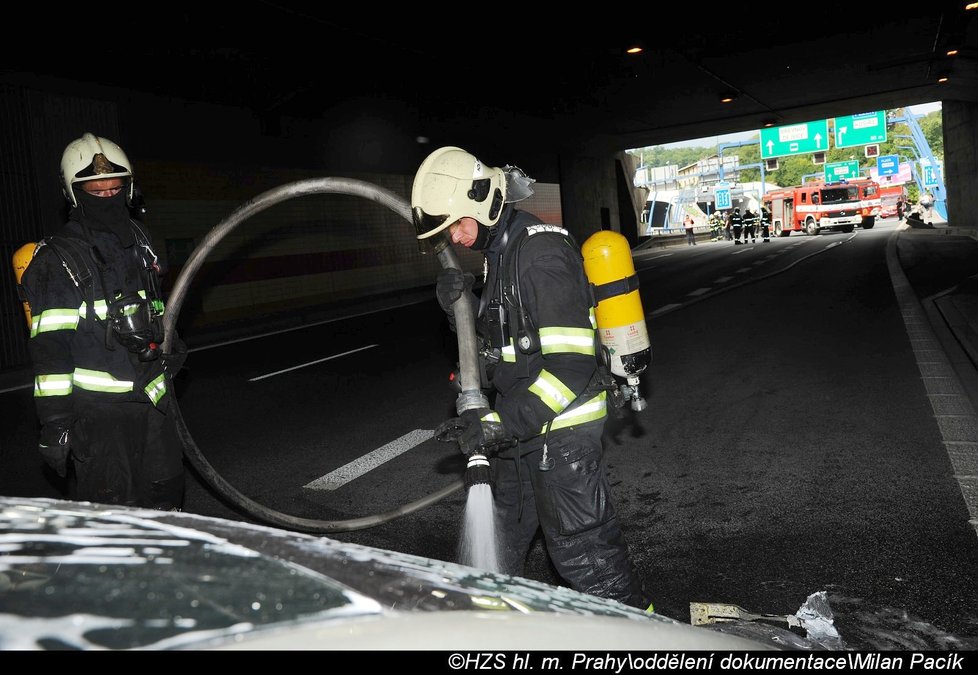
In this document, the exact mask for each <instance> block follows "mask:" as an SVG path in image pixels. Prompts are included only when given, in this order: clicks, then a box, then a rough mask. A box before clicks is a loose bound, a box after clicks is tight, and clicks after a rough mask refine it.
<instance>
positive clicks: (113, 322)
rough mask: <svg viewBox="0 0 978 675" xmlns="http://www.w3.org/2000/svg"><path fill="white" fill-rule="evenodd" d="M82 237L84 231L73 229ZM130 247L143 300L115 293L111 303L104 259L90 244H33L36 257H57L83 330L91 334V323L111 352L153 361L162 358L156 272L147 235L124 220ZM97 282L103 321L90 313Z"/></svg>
mask: <svg viewBox="0 0 978 675" xmlns="http://www.w3.org/2000/svg"><path fill="white" fill-rule="evenodd" d="M77 224H78V225H80V227H81V228H82V231H83V232H86V233H88V232H89V231H88V228H87V227H85V226H84V225H83V224H80V223H77ZM129 224H130V229H131V231H132V234H133V237H134V239H135V243H134V245H133V247H132V248H133V255H134V256H135V257H136V261H137V268H138V269H139V276H140V281H141V282H142V285H143V289H144V291H145V297H142V296H141V295H139V294H138V293H135V292H132V291H130V292H127V293H122V292H121V291H116V293H115V297H110V291H109V289H108V286H107V285H106V283H105V275H104V274H103V269H104V268H105V267H107V263H106V261H105V259H104V258H103V257H102V255H101V253H99V251H98V248H97V247H96V246H95V245H94V244H93V243H92V242H91V241H89V240H87V239H82V238H80V237H73V236H66V235H53V236H50V237H47V238H45V239H43V240H41V242H40V243H39V244H38V247H37V250H36V251H35V255H36V254H37V251H38V250H40V249H41V247H43V246H48V247H50V248H51V250H52V251H53V252H54V253H55V254H56V255H57V256H58V258H59V259H60V261H61V266H62V267H64V269H65V271H66V272H67V273H68V277H69V278H70V279H71V281H72V283H73V284H74V285H75V288H76V289H77V290H78V293H79V295H80V297H81V300H82V302H83V303H84V305H85V307H86V313H85V327H86V330H88V331H92V330H94V325H95V324H96V323H98V324H99V326H100V327H101V326H104V328H105V347H106V348H107V349H109V350H115V345H116V344H119V345H122V346H123V347H125V348H126V350H127V351H129V352H130V353H132V354H135V355H136V357H137V358H138V359H139V360H140V361H154V360H156V359H157V358H159V356H160V354H161V353H162V347H161V345H162V343H163V337H164V333H163V322H162V316H163V311H164V306H163V300H162V297H163V296H162V293H161V292H160V280H159V275H160V266H159V262H158V260H159V259H158V258H157V256H156V253H155V252H154V251H153V247H152V244H151V242H150V239H149V236H148V235H147V234H146V231H145V230H143V228H142V227H140V226H139V224H137V223H136V221H134V220H132V219H130V220H129ZM96 277H97V278H98V283H99V286H100V287H101V288H102V292H103V294H104V296H105V303H106V313H105V319H104V320H102V319H100V318H99V316H98V314H97V313H96V310H95V283H94V279H95V278H96Z"/></svg>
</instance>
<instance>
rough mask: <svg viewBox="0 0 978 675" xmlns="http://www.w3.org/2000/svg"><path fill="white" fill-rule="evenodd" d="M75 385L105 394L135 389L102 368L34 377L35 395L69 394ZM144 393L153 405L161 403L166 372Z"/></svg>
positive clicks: (147, 386) (164, 391)
mask: <svg viewBox="0 0 978 675" xmlns="http://www.w3.org/2000/svg"><path fill="white" fill-rule="evenodd" d="M75 387H78V388H79V389H84V390H86V391H95V392H100V393H104V394H125V393H128V392H130V391H132V390H133V383H132V382H130V381H128V380H119V379H116V378H115V377H114V376H113V375H112V374H111V373H107V372H105V371H102V370H89V369H87V368H76V369H75V372H73V373H54V374H48V375H38V376H37V377H35V378H34V396H35V397H42V396H67V395H69V394H71V393H72V391H73V390H74V388H75ZM143 393H144V394H146V397H147V398H148V399H149V400H150V401H152V403H153V405H159V402H160V400H161V399H162V398H163V397H164V396H166V393H167V389H166V376H165V374H164V373H160V374H159V375H158V376H157V377H156V378H155V379H153V381H152V382H150V383H149V384H147V385H146V387H144V388H143Z"/></svg>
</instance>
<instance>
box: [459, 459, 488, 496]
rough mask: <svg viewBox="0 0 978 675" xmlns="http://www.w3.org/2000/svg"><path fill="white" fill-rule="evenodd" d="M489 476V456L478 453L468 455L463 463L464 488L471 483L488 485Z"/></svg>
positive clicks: (470, 485) (467, 487) (471, 484)
mask: <svg viewBox="0 0 978 675" xmlns="http://www.w3.org/2000/svg"><path fill="white" fill-rule="evenodd" d="M489 478H490V476H489V458H488V457H486V456H485V455H480V454H473V455H469V462H468V464H466V465H465V476H464V480H465V489H466V490H468V489H469V488H470V487H472V486H473V485H489Z"/></svg>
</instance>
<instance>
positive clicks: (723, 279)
mask: <svg viewBox="0 0 978 675" xmlns="http://www.w3.org/2000/svg"><path fill="white" fill-rule="evenodd" d="M731 279H733V277H720V278H719V279H717V280H716V281H714V282H713V283H715V284H725V283H727V282H728V281H730V280H731Z"/></svg>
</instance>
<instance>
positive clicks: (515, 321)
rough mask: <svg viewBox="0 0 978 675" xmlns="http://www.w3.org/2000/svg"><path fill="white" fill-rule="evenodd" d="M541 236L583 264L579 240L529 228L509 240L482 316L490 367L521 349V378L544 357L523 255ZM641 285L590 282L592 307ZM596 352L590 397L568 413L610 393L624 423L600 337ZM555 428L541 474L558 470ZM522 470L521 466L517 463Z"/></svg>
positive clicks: (552, 228) (548, 228)
mask: <svg viewBox="0 0 978 675" xmlns="http://www.w3.org/2000/svg"><path fill="white" fill-rule="evenodd" d="M508 235H509V232H508V231H507V232H504V233H503V236H504V237H506V238H507V239H508ZM538 236H548V237H559V239H560V242H561V243H560V245H566V246H569V247H570V248H571V250H573V251H574V253H575V255H577V257H578V258H579V259H582V260H583V258H582V256H581V249H580V248H579V247H578V246H577V243H576V241H575V240H574V238H573V236H571V234H570V233H569V232H568V231H567V230H565V229H564V228H562V227H559V226H556V225H545V224H537V225H529V226H527V227H526V228H524V229H522V230H520V231H519V232H517V233H516V234H515V235H514V240H513V241H508V240H507V239H504V240H503V241H502V249H503V251H502V253H500V254H499V257H500V264H499V266H498V267H497V269H498V272H497V277H496V279H495V280H494V282H495V283H494V286H495V288H494V289H492V290H491V291H490V292H489V293H487V296H488V302H487V303H486V304H485V308H484V309H485V311H484V313H483V312H480V314H484V316H485V319H486V326H487V329H488V342H489V346H488V348H486V349H483V350H482V354H483V357H484V359H485V360H486V361H488V363H489V364H490V365H493V364H495V363H498V361H499V359H500V354H501V353H502V350H503V348H504V347H505V346H508V345H510V344H511V343H512V344H513V345H514V347H515V353H516V364H517V367H518V368H519V370H518V377H521V378H528V377H530V367H529V365H530V364H529V362H530V359H529V358H528V356H529V355H530V354H534V353H536V352H539V351H540V333H539V330H538V329H537V327H536V326H534V325H533V319H532V317H530V315H529V312H527V310H526V307H525V306H524V305H523V295H522V293H521V291H520V274H519V270H520V253H521V251H522V249H523V247H524V246H525V245H526V244H527V242H528V241H530V239H531V237H538ZM637 281H638V279H637V277H636V278H635V279H634V281H631V282H630V281H628V280H624V283H621V282H616V283H614V284H604V285H602V286H600V287H596V286H595V285H594V284H593V283H590V282H588V293H589V296H590V297H589V301H590V303H591V304H590V306H591V307H592V308H594V307H597V306H598V301H599V299H603V298H605V297H610V296H612V295H617V294H621V293H626V292H630V291H631V290H634V288H633V287H632V284H636V285H637ZM480 304H481V303H480ZM514 329H515V332H514ZM594 347H595V359H596V361H597V367H596V368H595V372H594V375H593V376H592V377H591V381H590V382H588V384H587V386H586V387H585V388H584V391H582V392H581V393H580V394H579V395H578V396H577V398H575V399H574V401H572V402H571V404H570V406H568V409H569V408H570V407H572V406H574V405H575V404H578V403H583V402H585V401H587V400H590V399H591V398H593V397H594V396H597V395H598V394H599V393H601V392H602V391H606V392H608V396H609V398H610V403H611V406H612V409H613V410H614V412H615V414H616V415H617V416H619V417H621V416H622V412H621V408H622V407H623V406H624V404H625V400H624V396H623V395H622V392H621V391H620V389H619V387H618V384H617V383H616V382H615V379H614V376H613V375H612V373H611V370H610V367H609V359H608V356H607V350H606V349H605V347H604V346H603V345H602V344H601V342H600V340H599V339H598V334H597V331H595V334H594ZM552 425H553V420H552V419H551V420H550V422H548V423H547V429H546V431H545V432H544V437H543V454H542V455H541V458H540V464H539V469H540V470H541V471H549V470H550V469H552V468H553V467H554V465H555V462H554V459H553V458H552V457H549V455H548V454H547V441H548V440H549V437H550V428H551V426H552ZM527 452H530V451H529V450H522V449H521V448H520V447H519V444H518V442H517V447H516V450H515V454H516V455H517V456H522V455H524V454H526V453H527ZM518 470H519V462H517V471H518Z"/></svg>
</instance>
